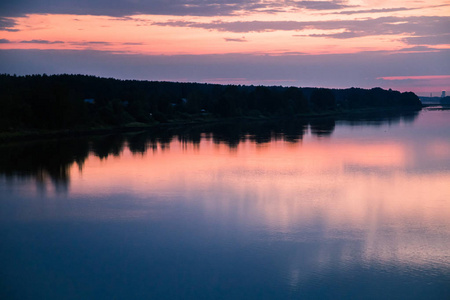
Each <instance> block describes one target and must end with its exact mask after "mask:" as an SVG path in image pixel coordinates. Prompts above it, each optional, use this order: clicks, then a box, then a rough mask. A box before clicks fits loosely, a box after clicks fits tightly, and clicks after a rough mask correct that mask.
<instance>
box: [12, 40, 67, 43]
mask: <svg viewBox="0 0 450 300" xmlns="http://www.w3.org/2000/svg"><path fill="white" fill-rule="evenodd" d="M20 43H22V44H64V42H62V41H47V40H29V41H20Z"/></svg>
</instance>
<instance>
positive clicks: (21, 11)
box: [0, 0, 349, 17]
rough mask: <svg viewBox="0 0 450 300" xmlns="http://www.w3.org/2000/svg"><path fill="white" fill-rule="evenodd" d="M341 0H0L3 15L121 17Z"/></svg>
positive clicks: (324, 5)
mask: <svg viewBox="0 0 450 300" xmlns="http://www.w3.org/2000/svg"><path fill="white" fill-rule="evenodd" d="M345 3H346V1H343V0H329V1H325V0H324V1H294V0H286V1H276V0H270V1H264V2H261V1H259V0H171V1H166V0H152V1H130V0H14V1H1V2H0V14H1V15H2V16H19V15H25V14H30V13H49V14H78V15H107V16H114V17H124V16H130V15H135V14H160V15H196V16H221V15H222V16H223V15H232V14H235V13H237V12H241V11H264V12H276V11H285V10H288V9H293V8H294V9H298V8H305V9H310V10H335V9H343V8H346V7H349V6H347V5H346V4H345Z"/></svg>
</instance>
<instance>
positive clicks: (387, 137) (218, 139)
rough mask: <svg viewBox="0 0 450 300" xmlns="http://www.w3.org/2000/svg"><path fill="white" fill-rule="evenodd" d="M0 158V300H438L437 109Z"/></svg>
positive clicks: (443, 289) (448, 190) (442, 274)
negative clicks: (411, 113) (143, 299)
mask: <svg viewBox="0 0 450 300" xmlns="http://www.w3.org/2000/svg"><path fill="white" fill-rule="evenodd" d="M0 153H1V154H2V159H1V161H0V162H1V164H0V174H1V177H0V238H1V244H0V299H142V298H145V299H147V298H148V299H293V298H295V299H449V298H450V251H449V250H448V249H450V184H449V183H450V111H448V110H426V111H422V112H420V113H419V114H413V115H410V114H407V115H401V116H389V117H376V116H366V117H364V118H362V119H361V118H360V119H356V120H355V119H353V120H348V119H347V120H324V122H319V121H314V122H300V121H296V122H272V123H270V124H266V123H264V124H252V125H249V124H233V125H220V126H216V127H213V128H191V129H183V130H182V131H170V130H167V131H163V132H157V133H155V132H154V133H135V134H128V135H120V136H105V137H92V138H80V139H76V140H75V139H72V140H69V139H66V140H51V141H43V142H27V143H19V144H17V143H16V144H10V145H2V146H1V147H0Z"/></svg>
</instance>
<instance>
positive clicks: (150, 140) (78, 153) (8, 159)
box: [0, 111, 419, 189]
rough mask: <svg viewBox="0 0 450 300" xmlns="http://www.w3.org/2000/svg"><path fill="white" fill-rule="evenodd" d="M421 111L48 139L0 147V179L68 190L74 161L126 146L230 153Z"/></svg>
mask: <svg viewBox="0 0 450 300" xmlns="http://www.w3.org/2000/svg"><path fill="white" fill-rule="evenodd" d="M418 114H419V112H416V111H411V112H402V113H395V112H389V113H387V114H383V115H379V114H375V113H370V114H366V115H359V116H358V117H347V118H344V119H339V120H336V119H334V118H329V117H327V118H319V119H312V120H309V121H307V120H270V121H255V122H233V123H227V124H217V125H205V126H196V127H186V128H182V129H180V128H176V129H175V128H172V129H158V130H155V131H151V132H140V133H134V134H115V135H107V136H100V137H93V138H87V137H85V138H77V139H63V140H45V141H34V142H29V143H19V144H11V145H2V146H1V147H0V175H1V174H3V175H5V176H6V177H7V178H13V177H22V178H34V179H35V180H36V182H37V184H38V185H44V184H46V183H47V182H48V181H50V182H51V183H53V184H54V185H55V186H57V187H60V188H62V189H66V188H67V185H68V183H69V180H70V177H69V169H70V168H71V166H72V165H73V164H74V163H75V164H77V165H78V167H79V169H80V170H82V168H83V164H84V161H85V160H86V158H87V157H88V156H89V154H90V153H92V154H93V155H95V156H97V157H99V158H100V159H106V158H108V157H109V156H120V154H121V153H122V152H123V150H124V148H125V147H127V148H128V149H129V150H130V151H131V152H132V153H134V154H145V153H146V152H147V151H148V150H149V149H151V150H152V151H156V150H157V149H158V148H160V149H161V150H162V151H164V150H167V149H169V148H170V144H171V143H172V141H173V140H174V139H176V140H178V141H179V142H181V143H183V144H192V145H194V146H196V147H197V148H198V147H199V145H200V142H201V140H202V137H204V138H207V139H208V138H211V139H212V140H213V142H214V143H216V144H225V145H227V147H229V149H230V150H232V149H236V148H237V147H238V145H239V143H242V142H246V141H252V142H254V143H256V144H265V143H269V142H271V141H277V140H282V141H286V142H290V143H298V142H300V141H301V140H302V139H303V136H304V135H305V134H306V133H308V132H309V133H310V134H311V135H312V136H317V137H330V136H331V135H332V133H333V131H334V129H335V126H336V122H337V121H338V122H340V123H342V124H346V125H349V126H361V125H364V126H380V125H382V124H399V123H400V122H413V121H414V120H415V119H416V118H417V116H418Z"/></svg>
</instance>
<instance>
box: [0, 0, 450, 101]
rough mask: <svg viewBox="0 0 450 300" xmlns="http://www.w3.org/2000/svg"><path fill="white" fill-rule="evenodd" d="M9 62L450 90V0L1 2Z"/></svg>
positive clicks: (87, 70) (90, 70)
mask: <svg viewBox="0 0 450 300" xmlns="http://www.w3.org/2000/svg"><path fill="white" fill-rule="evenodd" d="M0 73H7V74H17V75H26V74H43V73H46V74H89V75H96V76H102V77H114V78H119V79H139V80H158V81H177V82H207V83H220V84H245V85H248V84H254V85H282V86H298V87H329V88H348V87H362V88H372V87H382V88H392V89H395V90H400V91H413V92H415V93H416V94H418V95H426V96H429V95H430V93H432V94H433V96H440V95H441V92H442V91H446V92H447V94H450V0H427V1H421V0H411V1H410V0H332V1H324V0H318V1H316V0H307V1H294V0H285V1H282V0H277V1H275V0H265V1H264V0H263V1H257V0H229V1H227V0H209V1H206V0H152V1H147V0H14V1H1V2H0Z"/></svg>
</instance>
